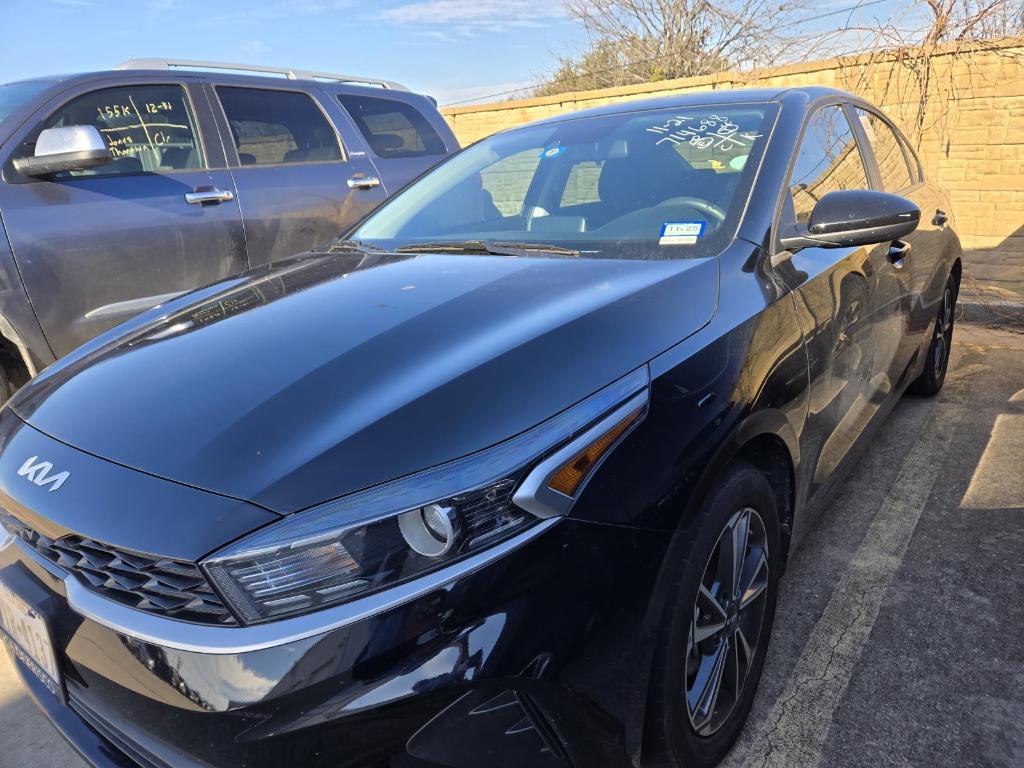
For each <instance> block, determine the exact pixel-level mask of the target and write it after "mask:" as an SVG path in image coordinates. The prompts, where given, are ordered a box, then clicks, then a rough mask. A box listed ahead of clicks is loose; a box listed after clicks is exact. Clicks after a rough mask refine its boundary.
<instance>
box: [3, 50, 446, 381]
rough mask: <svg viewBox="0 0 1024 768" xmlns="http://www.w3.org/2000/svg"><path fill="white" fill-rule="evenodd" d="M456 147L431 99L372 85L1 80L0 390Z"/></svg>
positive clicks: (302, 240)
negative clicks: (3, 230)
mask: <svg viewBox="0 0 1024 768" xmlns="http://www.w3.org/2000/svg"><path fill="white" fill-rule="evenodd" d="M218 70H220V71H218ZM240 70H244V72H242V71H240ZM101 137H102V138H101ZM457 148H458V145H457V142H456V140H455V137H454V135H453V134H452V132H451V130H450V129H449V128H448V126H447V125H446V124H445V122H444V120H443V119H442V117H441V116H440V114H438V112H437V108H436V106H435V103H434V101H433V100H432V99H430V98H428V97H426V96H421V95H417V94H414V93H410V92H409V91H407V90H406V89H405V88H403V87H402V86H401V85H398V84H397V83H392V82H388V81H384V80H376V79H372V78H363V77H352V76H347V75H337V74H328V73H318V72H298V71H294V70H274V69H271V68H266V67H249V66H243V65H233V64H231V65H223V64H217V65H215V64H213V63H210V62H184V61H169V60H165V59H160V60H153V59H146V60H134V61H129V62H126V63H125V64H122V65H121V66H120V67H118V68H117V69H116V70H112V71H107V72H96V73H90V74H79V75H74V76H71V77H55V78H45V79H40V80H30V81H24V82H17V83H11V84H9V85H6V86H0V167H2V174H3V179H2V182H0V216H2V219H3V224H4V228H5V230H6V237H3V236H2V235H0V275H2V280H3V288H2V292H0V366H2V374H3V375H2V376H0V383H2V391H0V396H4V397H3V399H6V397H5V396H6V395H7V394H9V393H10V391H11V390H12V389H13V388H15V387H17V386H19V385H20V384H21V383H23V382H24V381H25V380H27V379H28V378H30V377H31V376H33V375H35V373H36V371H38V370H39V369H40V368H42V367H43V366H45V365H47V364H48V363H50V362H52V361H53V360H54V359H55V358H57V357H60V356H62V355H64V354H66V353H67V352H69V351H70V350H72V349H73V348H74V347H77V346H78V345H79V344H81V343H82V342H84V341H86V340H87V339H89V338H91V337H92V336H95V335H96V334H97V333H100V332H101V331H104V330H106V329H107V328H110V327H111V326H113V325H115V324H117V323H118V322H120V321H122V320H124V319H126V318H128V317H130V316H132V315H134V314H136V313H138V312H140V311H142V310H144V309H147V308H149V307H151V306H154V305H157V304H160V303H162V302H164V301H166V300H168V299H169V298H171V297H173V296H176V295H178V294H179V293H182V292H184V291H187V290H190V289H193V288H196V287H198V286H201V285H205V284H207V283H212V282H215V281H217V280H221V279H223V278H225V277H227V276H228V275H231V274H234V273H236V272H240V271H242V270H244V269H246V268H247V267H251V266H255V265H258V264H263V263H265V262H269V261H272V260H275V259H279V258H282V257H285V256H291V255H293V254H295V253H299V252H301V251H305V250H308V249H310V248H312V247H314V246H316V245H319V244H321V243H325V242H327V241H329V240H331V239H333V238H334V237H335V236H337V235H338V233H339V232H341V231H342V230H344V229H346V228H347V227H348V226H349V225H351V224H353V223H354V222H355V221H357V220H358V219H360V218H362V217H363V216H364V215H365V214H366V213H368V212H369V211H370V210H371V209H373V208H374V207H375V206H376V205H378V204H379V203H380V202H382V201H383V200H384V199H385V198H386V197H387V196H388V195H389V194H391V193H393V192H394V191H395V190H397V189H398V188H399V187H401V186H403V185H404V184H405V183H406V182H408V181H410V180H411V179H412V178H414V177H416V176H418V175H419V174H420V173H422V172H423V171H425V170H426V169H427V168H429V167H431V166H432V165H434V164H435V163H437V162H438V161H439V160H441V159H443V158H444V157H446V156H447V155H448V154H450V153H451V152H453V151H454V150H456V149H457Z"/></svg>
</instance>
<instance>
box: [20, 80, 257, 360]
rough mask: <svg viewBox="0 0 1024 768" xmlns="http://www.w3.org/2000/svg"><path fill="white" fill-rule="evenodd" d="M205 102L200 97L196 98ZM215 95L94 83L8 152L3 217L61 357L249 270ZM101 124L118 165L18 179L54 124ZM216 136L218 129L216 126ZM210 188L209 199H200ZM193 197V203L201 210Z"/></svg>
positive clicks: (61, 102) (141, 83)
mask: <svg viewBox="0 0 1024 768" xmlns="http://www.w3.org/2000/svg"><path fill="white" fill-rule="evenodd" d="M197 96H198V99H197V98H195V97H197ZM204 101H205V97H204V96H203V94H202V92H201V90H200V91H197V90H196V89H195V88H194V87H189V86H186V85H185V84H183V83H181V82H166V81H164V82H156V81H151V80H146V79H141V78H127V79H125V80H121V81H114V82H110V81H108V82H107V83H106V84H97V83H92V84H90V85H85V86H80V87H78V88H76V89H75V90H73V91H71V92H66V93H64V94H62V95H61V96H59V97H57V98H55V99H54V100H52V101H51V102H50V103H48V104H47V105H46V106H45V107H43V108H42V109H41V110H40V111H39V112H38V113H37V114H36V115H35V116H34V118H33V119H32V120H31V121H30V122H29V124H28V125H27V126H26V127H25V128H24V129H23V130H22V131H21V132H20V134H19V135H18V136H16V138H15V140H14V141H13V142H12V143H11V144H10V145H9V146H11V147H12V149H11V150H10V151H9V152H8V153H7V157H6V158H5V161H4V170H3V176H4V178H3V182H2V183H0V215H2V216H3V223H4V226H5V227H6V229H7V234H8V236H9V239H10V243H11V247H12V249H13V251H14V258H15V260H16V263H17V265H18V268H19V270H20V272H21V275H22V279H23V280H24V283H25V288H26V291H27V293H28V296H29V300H30V301H31V303H32V306H33V308H34V309H35V312H36V315H37V316H38V318H39V322H40V325H41V326H42V328H43V332H44V333H45V334H46V338H47V341H48V342H49V344H50V347H51V349H52V350H53V353H54V354H55V355H56V356H57V357H60V356H62V355H64V354H66V353H67V352H69V351H70V350H72V349H74V348H75V347H76V346H78V345H79V344H81V343H83V342H84V341H86V340H88V339H89V338H91V337H92V336H94V335H96V334H98V333H100V332H102V331H104V330H106V329H108V328H110V327H112V326H113V325H115V324H117V323H119V322H121V321H123V320H125V319H127V318H129V317H131V316H132V315H134V314H137V313H138V312H141V311H142V310H144V309H147V308H149V307H151V306H154V305H156V304H159V303H161V302H163V301H166V300H167V299H168V298H170V297H172V296H175V295H177V294H179V293H182V292H184V291H188V290H190V289H193V288H196V287H198V286H201V285H204V284H207V283H211V282H214V281H216V280H219V279H221V278H223V277H225V276H227V275H230V274H232V273H235V272H238V271H241V270H243V269H245V267H246V265H247V262H246V254H245V240H244V238H243V235H242V220H241V214H240V212H239V209H238V204H237V202H236V201H235V200H234V194H235V192H234V187H233V183H232V180H231V177H230V174H229V173H228V172H227V170H226V169H225V168H224V159H223V150H222V148H221V147H220V144H219V141H218V140H217V138H216V131H215V129H214V132H213V133H212V139H213V140H212V141H211V140H210V139H211V134H205V135H204V133H202V132H201V131H200V130H199V125H200V121H204V122H205V123H209V114H208V113H206V114H205V115H204V114H203V112H202V110H203V109H204V108H205V104H204V103H203V102H204ZM66 125H91V126H94V127H96V128H97V129H98V130H99V131H100V134H101V135H102V136H104V137H105V139H106V143H107V145H108V148H109V149H110V151H111V153H112V155H113V160H112V161H111V162H110V163H107V164H106V165H102V166H98V167H95V168H90V169H88V170H83V171H73V172H69V173H62V174H57V175H56V176H54V177H52V178H48V179H37V178H29V177H27V176H23V175H21V174H19V173H17V172H16V171H15V170H14V168H13V164H12V161H13V159H14V158H15V157H20V156H24V155H31V154H32V151H33V147H34V144H35V139H36V137H37V136H38V135H39V133H40V131H42V130H43V129H44V128H51V127H59V126H66ZM211 128H212V125H211ZM197 191H199V192H200V193H201V194H202V195H203V196H204V199H206V200H207V202H205V203H202V202H199V201H194V199H193V198H190V197H189V195H191V194H192V193H195V192H197ZM190 200H193V202H192V203H190Z"/></svg>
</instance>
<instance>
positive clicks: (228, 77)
mask: <svg viewBox="0 0 1024 768" xmlns="http://www.w3.org/2000/svg"><path fill="white" fill-rule="evenodd" d="M137 76H138V77H158V78H165V79H167V80H172V81H174V80H208V79H210V78H211V77H215V78H216V79H217V82H219V83H225V84H231V85H243V86H244V85H248V86H258V87H269V88H285V89H287V88H296V87H298V88H307V87H310V86H316V87H317V88H326V89H328V90H332V91H334V90H344V91H346V92H351V93H360V94H366V95H368V96H384V95H387V97H388V98H394V99H399V100H402V99H403V98H409V97H413V98H429V97H427V96H426V95H425V94H420V93H416V92H414V91H404V90H398V89H397V88H382V87H380V86H377V85H366V84H363V83H358V82H350V81H325V80H310V79H305V78H296V79H291V78H287V77H276V76H272V75H257V74H245V73H238V72H220V71H216V70H211V71H206V70H193V69H188V70H184V69H102V70H95V71H91V72H76V73H73V74H64V75H47V76H43V77H37V78H32V79H25V80H18V81H12V82H21V83H24V82H38V83H51V84H53V85H58V84H60V85H63V86H70V85H78V84H82V83H88V82H92V81H96V80H106V79H109V78H118V79H129V78H132V77H137ZM10 84H11V83H6V85H10Z"/></svg>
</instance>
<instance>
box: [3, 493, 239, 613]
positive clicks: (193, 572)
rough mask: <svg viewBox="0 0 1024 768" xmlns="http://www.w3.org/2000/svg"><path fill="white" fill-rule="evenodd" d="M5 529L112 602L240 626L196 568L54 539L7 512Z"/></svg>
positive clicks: (92, 543)
mask: <svg viewBox="0 0 1024 768" xmlns="http://www.w3.org/2000/svg"><path fill="white" fill-rule="evenodd" d="M0 524H2V525H3V527H4V528H6V529H7V530H8V532H9V533H11V534H12V535H14V536H17V537H18V538H20V539H21V540H22V541H24V542H25V543H26V544H28V545H29V546H31V547H32V549H34V550H35V551H36V552H38V553H39V554H40V555H42V556H43V557H45V558H46V559H47V560H49V561H50V562H51V563H54V564H55V565H57V566H59V567H60V568H62V569H63V570H65V571H67V572H69V573H71V574H74V575H75V576H77V577H78V579H79V580H80V581H81V582H82V583H84V584H85V585H86V586H87V587H89V588H90V589H91V590H92V591H94V592H96V593H98V594H101V595H103V596H104V597H106V598H108V599H110V600H116V601H117V602H119V603H121V604H123V605H127V606H129V607H131V608H137V609H138V610H141V611H147V612H149V613H156V614H160V615H162V616H167V617H169V618H173V619H179V620H181V621H192V622H198V623H202V624H226V625H230V624H235V623H236V621H235V619H234V617H233V616H232V615H231V613H230V612H229V611H228V609H227V608H226V607H225V606H224V603H222V602H221V599H220V598H219V597H217V594H216V593H215V592H214V591H213V590H212V589H211V588H210V585H209V584H208V583H207V581H206V578H205V577H204V576H203V574H202V572H201V571H200V570H199V568H197V567H196V566H195V565H194V564H193V563H188V562H184V561H181V560H169V559H165V558H158V557H153V556H151V555H144V554H141V553H138V552H132V551H130V550H126V549H118V548H117V547H112V546H110V545H109V544H103V543H101V542H98V541H93V540H92V539H86V538H83V537H82V536H75V535H70V536H62V537H61V538H59V539H51V538H48V537H46V536H43V535H42V534H41V533H39V532H38V531H36V530H34V529H32V528H31V527H30V526H28V525H26V524H25V523H23V522H21V521H20V520H18V519H17V518H15V517H13V516H12V515H10V514H9V513H7V512H5V511H3V510H0Z"/></svg>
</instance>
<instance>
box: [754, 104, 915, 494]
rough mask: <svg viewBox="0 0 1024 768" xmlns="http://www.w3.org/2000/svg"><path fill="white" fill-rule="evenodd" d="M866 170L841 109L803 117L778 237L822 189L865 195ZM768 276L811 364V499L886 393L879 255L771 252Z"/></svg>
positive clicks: (888, 352)
mask: <svg viewBox="0 0 1024 768" xmlns="http://www.w3.org/2000/svg"><path fill="white" fill-rule="evenodd" d="M868 167H869V166H867V165H866V164H865V162H864V158H863V156H862V154H861V151H860V147H859V145H858V142H857V140H856V137H855V134H854V132H853V130H852V128H851V126H850V123H849V120H848V118H847V115H846V112H845V110H844V108H843V106H842V105H841V104H828V105H825V106H822V107H819V108H818V109H816V110H815V111H814V112H812V113H811V114H810V116H809V117H808V119H807V121H806V124H805V127H804V131H803V135H802V138H801V141H800V145H799V148H798V150H797V152H796V155H795V157H794V159H793V165H792V171H791V174H790V182H789V190H788V193H787V194H785V195H784V196H783V200H782V205H781V210H780V214H779V223H778V227H777V231H778V232H780V233H785V232H786V231H788V230H792V228H793V227H794V225H795V224H796V223H797V222H798V221H800V222H806V221H807V219H808V217H809V216H810V213H811V210H812V209H813V207H814V204H815V203H816V202H817V200H819V199H820V198H821V197H822V196H823V195H825V194H827V193H828V192H832V191H834V190H840V189H868V188H870V181H869V173H868ZM776 248H777V250H776V252H775V254H774V255H773V263H774V264H775V265H776V272H777V274H779V275H780V276H781V278H782V279H783V280H785V282H786V283H787V284H788V285H789V287H791V288H792V289H793V294H794V300H795V302H796V306H797V311H798V313H799V315H800V321H801V324H802V330H803V332H804V335H805V338H806V348H807V354H808V361H809V366H810V380H811V389H810V395H809V398H808V413H807V423H806V428H805V434H804V440H805V443H806V450H807V454H806V456H807V458H808V459H810V461H808V462H806V463H805V466H809V467H810V468H811V469H810V472H811V477H809V478H807V479H808V482H809V488H810V490H811V493H812V494H813V493H815V492H817V491H819V490H821V489H823V488H825V487H827V486H828V484H829V483H830V482H831V481H832V480H833V479H834V478H835V477H836V476H837V472H838V470H839V469H840V467H841V466H842V464H843V461H844V459H845V458H846V457H847V455H848V454H849V453H850V450H851V448H852V447H853V445H854V444H855V443H856V441H857V439H858V438H859V437H860V435H861V434H862V433H863V432H864V430H865V429H866V427H867V426H868V424H869V423H870V422H871V420H872V419H873V418H874V417H875V416H876V415H877V414H878V412H879V410H880V409H881V407H882V405H883V404H884V403H885V402H886V400H887V398H888V397H889V396H890V394H891V392H892V383H891V382H890V366H891V360H892V357H893V355H894V354H895V353H894V352H893V350H892V343H891V340H889V339H887V338H885V337H886V335H887V334H889V333H891V332H892V331H893V328H892V316H891V311H892V308H891V307H890V306H889V298H888V295H887V293H886V292H885V291H884V290H882V289H881V287H880V286H882V285H883V282H882V278H881V276H882V275H883V273H884V272H885V271H886V270H888V269H891V265H890V264H888V254H887V250H886V249H880V248H878V247H855V248H801V249H799V250H797V251H795V252H792V253H790V252H788V251H784V250H782V249H781V246H778V245H777V246H776Z"/></svg>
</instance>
